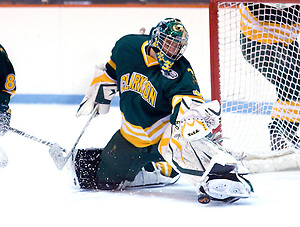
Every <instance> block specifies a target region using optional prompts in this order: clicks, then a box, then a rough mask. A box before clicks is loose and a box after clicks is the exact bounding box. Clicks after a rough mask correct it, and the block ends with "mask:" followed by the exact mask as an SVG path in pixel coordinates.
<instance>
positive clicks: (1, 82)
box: [0, 45, 16, 111]
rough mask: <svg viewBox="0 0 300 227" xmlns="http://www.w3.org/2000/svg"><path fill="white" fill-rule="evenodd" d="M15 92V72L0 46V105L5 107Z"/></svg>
mask: <svg viewBox="0 0 300 227" xmlns="http://www.w3.org/2000/svg"><path fill="white" fill-rule="evenodd" d="M15 91H16V82H15V71H14V68H13V66H12V64H11V62H10V60H9V58H8V56H7V53H6V51H5V49H4V48H3V46H2V45H0V105H1V104H2V105H6V106H7V105H8V103H9V101H10V98H11V96H13V95H14V94H15ZM0 111H1V109H0Z"/></svg>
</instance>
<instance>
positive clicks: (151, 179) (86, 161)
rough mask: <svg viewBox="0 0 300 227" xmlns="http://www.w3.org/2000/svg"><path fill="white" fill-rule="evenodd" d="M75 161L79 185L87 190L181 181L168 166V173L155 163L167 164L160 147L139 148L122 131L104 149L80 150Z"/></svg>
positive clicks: (76, 177) (76, 180) (76, 179)
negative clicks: (125, 137) (124, 136)
mask: <svg viewBox="0 0 300 227" xmlns="http://www.w3.org/2000/svg"><path fill="white" fill-rule="evenodd" d="M74 161H75V162H74V164H75V165H74V167H75V171H76V175H75V177H74V179H75V183H76V182H77V184H78V185H80V187H81V188H84V189H117V188H124V187H133V186H143V185H155V184H169V183H173V182H174V180H175V179H178V177H177V178H175V172H174V170H173V171H172V169H170V168H169V167H168V165H165V164H164V165H165V166H166V168H167V169H168V171H166V168H163V167H162V166H160V165H158V163H154V162H158V161H163V159H162V157H161V155H160V154H159V153H158V151H157V145H153V146H149V147H146V148H137V147H135V146H133V145H132V144H131V143H129V142H128V141H127V140H125V139H124V138H123V136H122V135H121V134H120V132H119V131H118V132H117V133H115V135H114V136H113V137H112V139H111V140H110V141H109V143H108V144H107V146H106V147H105V148H104V149H95V148H94V149H81V150H78V152H77V154H76V156H75V158H74ZM151 162H153V164H152V163H151ZM162 163H163V162H162ZM176 175H177V174H176Z"/></svg>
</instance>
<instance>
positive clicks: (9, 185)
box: [0, 104, 300, 227]
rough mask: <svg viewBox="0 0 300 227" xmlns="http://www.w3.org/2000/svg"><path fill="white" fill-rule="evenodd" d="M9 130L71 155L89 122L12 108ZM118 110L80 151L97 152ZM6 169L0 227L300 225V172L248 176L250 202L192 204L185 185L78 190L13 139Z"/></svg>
mask: <svg viewBox="0 0 300 227" xmlns="http://www.w3.org/2000/svg"><path fill="white" fill-rule="evenodd" d="M11 108H12V120H11V126H12V127H15V128H17V129H20V130H23V131H25V132H27V133H30V134H32V135H34V136H36V137H41V138H43V139H46V140H49V141H51V142H57V143H58V144H59V145H60V146H62V147H65V148H68V149H70V148H72V146H73V144H74V142H75V141H76V139H77V137H78V135H79V134H80V132H81V130H82V128H83V127H84V125H85V123H86V121H87V120H88V117H82V118H76V117H75V113H76V110H77V106H75V105H69V106H64V105H23V104H11ZM120 121H121V117H120V114H119V112H118V109H117V108H112V109H111V111H110V113H108V114H107V115H103V116H99V117H98V118H96V119H93V120H92V122H91V124H90V126H89V127H88V128H87V130H86V132H85V134H84V135H83V137H82V139H81V141H80V142H79V144H78V147H103V146H104V145H105V144H106V143H107V142H108V140H109V139H110V137H111V136H112V135H113V133H114V132H115V131H116V130H117V129H118V128H119V126H120ZM0 146H1V147H2V148H3V149H5V150H6V153H7V155H8V157H9V163H8V165H7V167H6V168H4V169H0V182H1V183H0V226H1V227H2V226H3V227H10V226H14V227H16V226H30V227H35V226H39V227H41V226H43V227H44V226H56V227H65V226H107V227H111V226H123V225H128V226H139V227H140V226H162V225H164V224H167V225H168V226H176V227H177V226H220V225H222V226H251V227H253V226H272V227H273V226H292V225H293V226H299V225H300V221H299V217H298V216H297V214H298V213H299V209H298V207H299V203H300V195H299V192H300V171H299V170H293V171H285V172H277V173H261V174H250V175H249V176H248V179H249V180H250V181H251V182H252V184H253V186H254V190H255V193H254V195H253V197H252V198H249V199H244V200H239V201H238V202H236V203H233V204H224V203H220V202H211V203H210V204H208V205H201V204H199V203H198V202H197V195H196V192H195V190H194V188H193V187H192V186H191V185H189V184H188V183H187V182H186V181H185V180H184V179H180V180H179V182H178V183H177V184H175V185H173V186H169V187H162V188H152V189H138V190H137V189H136V190H126V191H117V192H105V191H97V192H96V191H77V190H75V189H72V188H71V187H70V178H69V175H68V171H67V169H64V170H62V171H60V170H58V169H57V168H56V167H55V165H54V163H53V161H52V159H51V158H50V156H49V154H48V147H46V146H45V145H43V144H39V143H36V142H35V141H31V140H28V139H27V138H24V137H21V136H19V135H16V134H13V133H7V134H6V135H5V136H4V137H1V138H0Z"/></svg>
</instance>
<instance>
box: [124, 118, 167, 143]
mask: <svg viewBox="0 0 300 227" xmlns="http://www.w3.org/2000/svg"><path fill="white" fill-rule="evenodd" d="M169 120H170V115H168V116H166V117H164V118H162V119H160V120H158V121H157V122H155V123H154V124H153V125H152V126H150V127H148V128H142V127H141V126H136V125H133V124H131V123H129V122H128V121H126V119H125V117H124V115H123V113H122V124H121V129H120V131H121V134H122V136H123V137H124V138H125V139H126V140H128V141H129V142H130V143H132V144H133V145H135V146H136V147H147V146H150V145H153V144H156V143H158V142H159V141H160V139H161V137H162V134H163V133H164V131H165V130H166V127H167V124H168V123H169Z"/></svg>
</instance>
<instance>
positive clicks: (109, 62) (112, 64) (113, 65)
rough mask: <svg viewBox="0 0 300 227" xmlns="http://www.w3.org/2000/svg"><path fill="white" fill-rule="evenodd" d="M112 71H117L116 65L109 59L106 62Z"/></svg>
mask: <svg viewBox="0 0 300 227" xmlns="http://www.w3.org/2000/svg"><path fill="white" fill-rule="evenodd" d="M107 63H108V64H109V65H110V66H111V67H112V68H113V69H114V70H117V66H116V63H114V62H113V61H112V60H111V59H110V60H109V61H108V62H107Z"/></svg>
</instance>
